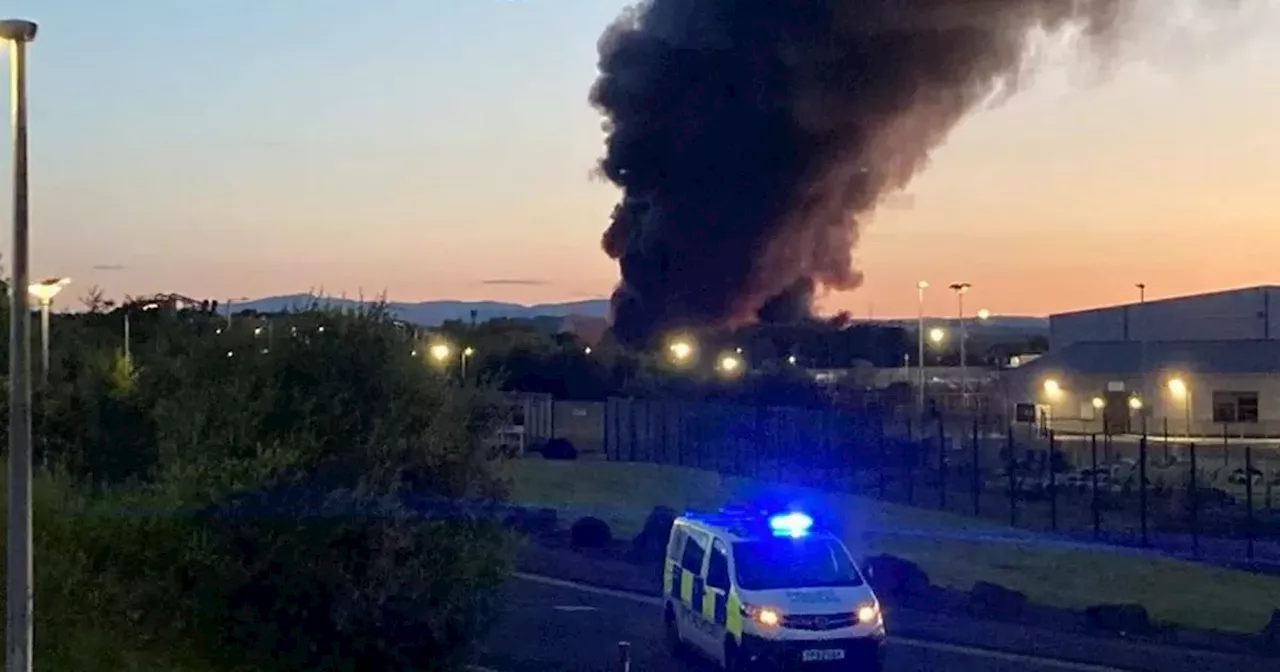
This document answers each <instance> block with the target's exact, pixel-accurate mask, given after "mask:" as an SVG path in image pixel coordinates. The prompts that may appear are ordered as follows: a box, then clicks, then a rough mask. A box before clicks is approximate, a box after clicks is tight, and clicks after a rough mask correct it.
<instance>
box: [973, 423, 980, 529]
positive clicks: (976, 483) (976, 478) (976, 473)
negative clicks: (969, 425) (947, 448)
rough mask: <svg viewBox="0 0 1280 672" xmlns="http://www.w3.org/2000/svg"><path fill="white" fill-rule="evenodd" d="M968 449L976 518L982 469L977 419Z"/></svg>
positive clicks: (978, 513) (978, 511) (978, 508)
mask: <svg viewBox="0 0 1280 672" xmlns="http://www.w3.org/2000/svg"><path fill="white" fill-rule="evenodd" d="M970 448H971V450H972V457H971V458H970V459H971V461H972V462H973V466H972V471H973V474H972V476H973V515H974V516H978V515H981V514H982V469H981V468H980V465H979V461H980V460H981V459H982V458H981V457H980V455H979V453H980V450H979V447H978V419H977V418H974V419H973V445H972V446H970Z"/></svg>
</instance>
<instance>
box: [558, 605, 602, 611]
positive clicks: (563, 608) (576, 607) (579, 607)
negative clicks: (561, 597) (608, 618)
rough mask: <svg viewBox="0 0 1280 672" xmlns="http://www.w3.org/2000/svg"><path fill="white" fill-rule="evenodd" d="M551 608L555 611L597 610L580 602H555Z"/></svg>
mask: <svg viewBox="0 0 1280 672" xmlns="http://www.w3.org/2000/svg"><path fill="white" fill-rule="evenodd" d="M551 608H552V609H555V610H556V611H599V610H598V609H596V608H595V607H588V606H585V605H581V604H557V605H556V606H554V607H551Z"/></svg>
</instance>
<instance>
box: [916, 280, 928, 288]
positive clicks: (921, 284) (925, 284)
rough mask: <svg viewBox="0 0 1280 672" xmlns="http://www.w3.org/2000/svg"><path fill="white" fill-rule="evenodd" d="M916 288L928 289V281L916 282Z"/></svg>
mask: <svg viewBox="0 0 1280 672" xmlns="http://www.w3.org/2000/svg"><path fill="white" fill-rule="evenodd" d="M916 289H929V281H928V280H921V281H920V282H917V283H916Z"/></svg>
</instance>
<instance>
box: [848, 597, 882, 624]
mask: <svg viewBox="0 0 1280 672" xmlns="http://www.w3.org/2000/svg"><path fill="white" fill-rule="evenodd" d="M854 614H856V615H857V617H858V622H859V623H861V624H863V625H867V624H869V623H877V622H879V621H880V605H879V604H876V603H875V602H867V603H866V604H862V605H859V606H858V609H857V611H855V612H854Z"/></svg>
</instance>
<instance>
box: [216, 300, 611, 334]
mask: <svg viewBox="0 0 1280 672" xmlns="http://www.w3.org/2000/svg"><path fill="white" fill-rule="evenodd" d="M312 301H316V302H318V303H321V304H323V305H326V306H329V307H331V308H354V307H356V306H358V305H360V301H358V300H355V299H343V298H335V297H325V298H321V299H318V298H316V297H313V296H310V295H307V294H294V295H291V296H269V297H266V298H262V299H254V300H252V301H241V302H237V303H236V304H235V306H234V307H233V308H232V310H235V311H237V312H238V311H241V310H255V311H258V312H260V313H276V312H280V311H283V310H290V309H294V308H299V307H303V306H307V305H309V304H310V303H311V302H312ZM366 303H368V302H367V301H366ZM387 308H388V309H389V310H390V311H391V312H392V313H393V314H395V315H396V317H398V318H399V319H402V320H404V321H405V322H410V323H413V324H419V325H422V326H424V327H435V326H439V325H441V324H443V323H445V322H448V321H450V320H461V321H463V322H469V321H470V320H471V311H473V310H474V311H475V313H476V320H477V321H478V322H485V321H488V320H493V319H500V318H511V319H529V318H534V317H568V316H570V315H582V316H586V317H601V318H603V317H607V316H608V315H609V301H608V300H607V299H591V300H587V301H570V302H567V303H540V304H535V305H532V306H524V305H521V304H518V303H505V302H502V301H420V302H418V303H404V302H400V301H388V302H387Z"/></svg>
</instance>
